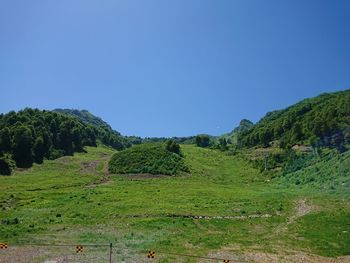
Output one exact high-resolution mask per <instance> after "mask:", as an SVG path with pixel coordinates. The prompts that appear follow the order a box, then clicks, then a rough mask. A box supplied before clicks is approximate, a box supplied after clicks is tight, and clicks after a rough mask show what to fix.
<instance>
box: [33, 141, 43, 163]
mask: <svg viewBox="0 0 350 263" xmlns="http://www.w3.org/2000/svg"><path fill="white" fill-rule="evenodd" d="M33 152H34V161H35V162H36V163H39V164H40V163H43V160H44V155H45V145H44V139H43V137H41V136H40V137H37V138H36V140H35V143H34V147H33Z"/></svg>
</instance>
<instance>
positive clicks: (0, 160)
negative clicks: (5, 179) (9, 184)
mask: <svg viewBox="0 0 350 263" xmlns="http://www.w3.org/2000/svg"><path fill="white" fill-rule="evenodd" d="M15 166H16V165H15V162H14V161H13V160H12V159H11V156H10V155H4V156H2V157H0V174H1V175H11V173H12V170H13V169H14V168H15Z"/></svg>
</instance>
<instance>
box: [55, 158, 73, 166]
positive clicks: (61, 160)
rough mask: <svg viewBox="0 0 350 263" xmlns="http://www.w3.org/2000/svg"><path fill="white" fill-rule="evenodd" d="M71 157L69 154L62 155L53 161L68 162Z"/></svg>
mask: <svg viewBox="0 0 350 263" xmlns="http://www.w3.org/2000/svg"><path fill="white" fill-rule="evenodd" d="M71 158H72V157H71V156H63V157H60V158H57V159H56V160H55V161H56V162H58V163H61V164H68V163H70V162H71V161H72V160H71Z"/></svg>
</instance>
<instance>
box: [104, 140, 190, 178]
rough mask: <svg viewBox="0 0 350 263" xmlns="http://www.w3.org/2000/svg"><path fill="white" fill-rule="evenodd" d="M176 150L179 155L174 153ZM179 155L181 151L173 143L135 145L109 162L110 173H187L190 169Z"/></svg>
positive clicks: (118, 153) (115, 155) (117, 154)
mask: <svg viewBox="0 0 350 263" xmlns="http://www.w3.org/2000/svg"><path fill="white" fill-rule="evenodd" d="M169 146H170V150H171V151H170V150H169ZM174 150H175V151H176V152H178V153H174ZM179 153H180V149H177V146H176V145H175V144H173V143H172V142H171V143H169V144H164V143H146V144H141V145H135V146H133V147H131V148H128V149H126V150H123V151H121V152H117V153H115V154H114V155H113V156H112V158H111V160H110V162H109V171H110V172H112V173H115V174H140V173H149V174H166V175H175V174H178V173H179V172H187V171H188V168H187V166H186V165H185V163H184V160H183V158H182V157H181V156H180V155H179Z"/></svg>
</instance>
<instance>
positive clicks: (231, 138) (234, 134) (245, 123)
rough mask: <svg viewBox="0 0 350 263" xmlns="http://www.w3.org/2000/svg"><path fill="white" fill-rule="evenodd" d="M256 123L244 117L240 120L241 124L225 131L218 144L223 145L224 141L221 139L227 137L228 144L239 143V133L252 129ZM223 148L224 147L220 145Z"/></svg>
mask: <svg viewBox="0 0 350 263" xmlns="http://www.w3.org/2000/svg"><path fill="white" fill-rule="evenodd" d="M253 126H254V124H253V123H252V122H251V121H250V120H247V119H243V120H241V121H240V122H239V125H238V126H237V127H236V128H234V129H233V130H232V131H231V132H229V133H225V134H223V135H221V136H219V137H218V145H220V146H222V142H220V140H221V139H225V140H226V143H227V144H234V145H236V144H237V138H238V135H239V134H241V133H243V132H246V131H248V130H250V129H251V128H252V127H253ZM220 148H222V147H220Z"/></svg>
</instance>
